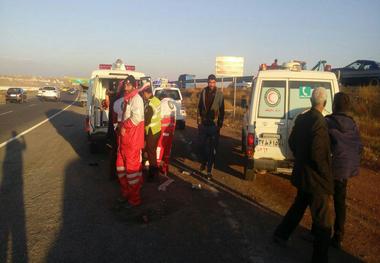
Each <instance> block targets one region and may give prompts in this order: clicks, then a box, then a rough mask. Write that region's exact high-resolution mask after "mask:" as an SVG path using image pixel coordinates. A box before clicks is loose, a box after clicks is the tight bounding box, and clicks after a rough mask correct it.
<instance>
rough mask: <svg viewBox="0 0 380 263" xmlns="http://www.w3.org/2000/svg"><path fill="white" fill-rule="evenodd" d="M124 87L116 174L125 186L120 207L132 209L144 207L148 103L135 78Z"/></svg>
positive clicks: (118, 108)
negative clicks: (145, 120)
mask: <svg viewBox="0 0 380 263" xmlns="http://www.w3.org/2000/svg"><path fill="white" fill-rule="evenodd" d="M123 85H124V96H123V97H121V98H120V99H118V100H116V101H115V103H114V112H115V114H117V119H118V128H117V141H118V149H117V158H116V171H117V175H118V178H119V182H120V186H121V198H120V199H119V200H118V207H124V208H130V207H134V206H138V205H140V204H141V197H140V189H141V186H142V183H143V177H142V164H141V152H142V149H143V147H144V102H143V99H142V98H141V96H140V95H139V94H138V90H137V89H136V80H135V78H134V77H133V76H132V75H130V76H128V77H127V78H126V79H125V80H124V84H123Z"/></svg>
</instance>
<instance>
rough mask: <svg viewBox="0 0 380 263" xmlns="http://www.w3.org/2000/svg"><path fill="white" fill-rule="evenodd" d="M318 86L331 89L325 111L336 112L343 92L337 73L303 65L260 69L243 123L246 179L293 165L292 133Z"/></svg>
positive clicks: (328, 90)
mask: <svg viewBox="0 0 380 263" xmlns="http://www.w3.org/2000/svg"><path fill="white" fill-rule="evenodd" d="M317 87H324V88H326V90H327V93H328V96H327V104H326V108H325V112H324V115H327V114H330V113H332V99H333V97H334V94H335V93H337V92H339V86H338V82H337V79H336V75H335V74H334V73H332V72H320V71H308V70H301V68H300V67H293V68H290V69H281V70H260V71H259V73H258V75H257V77H256V78H255V79H254V80H253V85H252V91H251V95H250V106H249V118H248V125H247V126H246V127H243V129H245V132H246V134H247V136H246V137H245V139H244V140H245V142H244V141H243V144H245V149H246V151H245V159H246V163H245V169H244V176H245V178H246V179H248V180H252V179H254V178H255V172H256V171H257V170H267V171H276V170H277V169H278V168H291V167H292V160H293V156H292V152H291V150H290V148H289V146H288V137H289V135H290V132H291V131H292V128H293V126H294V121H295V119H296V117H297V116H298V115H299V114H300V113H302V112H304V111H307V110H308V109H310V107H311V102H310V97H311V94H312V91H313V89H314V88H317Z"/></svg>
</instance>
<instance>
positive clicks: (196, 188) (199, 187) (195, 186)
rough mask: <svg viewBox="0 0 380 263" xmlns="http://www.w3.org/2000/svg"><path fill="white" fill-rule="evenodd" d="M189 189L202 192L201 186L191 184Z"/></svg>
mask: <svg viewBox="0 0 380 263" xmlns="http://www.w3.org/2000/svg"><path fill="white" fill-rule="evenodd" d="M191 189H194V190H202V185H201V184H192V185H191Z"/></svg>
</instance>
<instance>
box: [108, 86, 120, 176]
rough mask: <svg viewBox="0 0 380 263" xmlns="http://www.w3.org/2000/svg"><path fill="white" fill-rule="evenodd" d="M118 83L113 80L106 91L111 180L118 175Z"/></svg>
mask: <svg viewBox="0 0 380 263" xmlns="http://www.w3.org/2000/svg"><path fill="white" fill-rule="evenodd" d="M117 86H118V85H117V81H116V80H113V81H112V83H111V85H110V87H109V88H108V89H107V91H106V104H107V105H108V130H107V146H108V147H109V148H110V174H109V178H110V180H114V179H116V178H117V175H116V155H117V141H116V132H115V127H114V115H115V113H114V110H113V105H114V103H115V101H116V99H117V96H118V94H117V93H118V90H117Z"/></svg>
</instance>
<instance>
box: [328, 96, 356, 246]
mask: <svg viewBox="0 0 380 263" xmlns="http://www.w3.org/2000/svg"><path fill="white" fill-rule="evenodd" d="M350 109H351V102H350V97H349V96H348V95H347V94H345V93H343V92H338V93H336V94H335V96H334V103H333V114H331V115H328V116H326V121H327V126H328V129H329V134H330V140H331V151H332V171H333V175H334V188H335V189H334V190H335V191H334V209H335V223H334V236H333V238H332V242H331V243H332V245H333V246H334V247H336V248H338V249H340V248H341V243H342V241H343V235H344V223H345V221H346V192H347V179H348V178H350V177H352V176H356V175H358V174H359V167H360V156H361V152H362V151H363V145H362V142H361V140H360V134H359V129H358V127H357V125H356V123H355V121H354V120H353V119H352V118H351V117H350V116H349V115H348V113H349V112H350Z"/></svg>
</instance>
